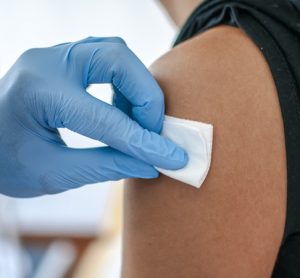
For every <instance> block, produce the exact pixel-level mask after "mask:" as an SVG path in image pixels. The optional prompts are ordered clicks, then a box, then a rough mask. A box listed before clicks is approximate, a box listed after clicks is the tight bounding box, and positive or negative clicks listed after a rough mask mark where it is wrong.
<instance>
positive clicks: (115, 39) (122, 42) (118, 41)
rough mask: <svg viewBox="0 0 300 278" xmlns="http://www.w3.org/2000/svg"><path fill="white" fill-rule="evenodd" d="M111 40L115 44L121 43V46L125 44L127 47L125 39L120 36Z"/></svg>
mask: <svg viewBox="0 0 300 278" xmlns="http://www.w3.org/2000/svg"><path fill="white" fill-rule="evenodd" d="M111 40H112V41H113V42H116V43H120V44H123V45H125V46H126V42H125V40H124V39H123V38H121V37H118V36H116V37H111Z"/></svg>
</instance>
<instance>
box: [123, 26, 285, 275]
mask: <svg viewBox="0 0 300 278" xmlns="http://www.w3.org/2000/svg"><path fill="white" fill-rule="evenodd" d="M151 71H152V72H153V74H154V76H155V77H156V79H157V80H158V82H159V84H160V86H161V87H162V88H163V91H164V93H165V98H166V113H167V114H168V115H171V116H176V117H180V118H187V119H192V120H196V121H202V122H207V123H211V124H213V125H214V143H213V154H212V164H211V169H210V171H209V174H208V176H207V179H206V180H205V182H204V184H203V185H202V187H201V188H200V189H195V188H192V187H190V186H187V185H185V184H183V183H181V182H178V181H175V180H172V179H170V178H168V177H166V176H163V175H161V177H160V178H159V179H153V180H138V179H132V180H130V181H128V182H127V183H126V186H125V207H124V236H123V255H124V256H123V277H124V278H128V277H130V278H137V277H138V278H146V277H164V278H165V277H172V278H177V277H178V278H179V277H180V278H181V277H251V278H253V277H268V276H270V274H271V271H272V267H273V264H274V261H275V258H276V255H277V251H278V248H279V244H280V241H281V238H282V234H283V228H284V221H285V202H286V161H285V146H284V134H283V123H282V117H281V112H280V106H279V102H278V98H277V92H276V88H275V85H274V82H273V79H272V76H271V73H270V70H269V68H268V65H267V63H266V62H265V60H264V58H263V56H262V54H261V53H260V51H259V50H258V49H257V48H256V46H255V45H254V44H253V43H252V42H251V40H250V39H249V38H248V37H247V36H246V35H244V34H243V32H242V31H241V30H239V29H236V28H233V27H228V26H221V27H217V28H213V29H212V30H209V31H207V32H205V33H204V34H202V35H200V36H197V37H195V38H193V39H191V40H189V41H187V42H185V43H182V44H181V45H179V46H178V47H176V48H175V49H173V50H171V51H170V52H169V53H167V54H166V55H164V56H163V57H161V58H160V59H159V60H158V61H157V62H155V63H154V64H153V66H152V67H151Z"/></svg>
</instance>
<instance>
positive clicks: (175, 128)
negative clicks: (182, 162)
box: [155, 116, 213, 188]
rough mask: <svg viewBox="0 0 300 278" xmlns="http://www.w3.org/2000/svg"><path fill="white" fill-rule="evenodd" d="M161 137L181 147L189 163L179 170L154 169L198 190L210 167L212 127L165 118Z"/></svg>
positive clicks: (169, 117)
mask: <svg viewBox="0 0 300 278" xmlns="http://www.w3.org/2000/svg"><path fill="white" fill-rule="evenodd" d="M161 135H162V136H165V137H167V138H169V139H171V140H172V141H174V142H175V143H176V144H177V145H178V146H180V147H182V148H183V149H184V150H185V151H186V152H187V154H188V157H189V161H188V163H187V165H186V166H185V167H184V168H182V169H179V170H166V169H161V168H158V167H155V168H156V169H157V170H158V171H159V172H160V173H163V174H164V175H166V176H169V177H171V178H173V179H175V180H179V181H182V182H184V183H186V184H189V185H192V186H195V187H197V188H199V187H200V186H201V184H202V183H203V182H204V180H205V178H206V176H207V173H208V170H209V167H210V161H211V152H212V140H213V126H212V125H211V124H206V123H201V122H196V121H191V120H185V119H179V118H175V117H171V116H165V120H164V123H163V128H162V132H161Z"/></svg>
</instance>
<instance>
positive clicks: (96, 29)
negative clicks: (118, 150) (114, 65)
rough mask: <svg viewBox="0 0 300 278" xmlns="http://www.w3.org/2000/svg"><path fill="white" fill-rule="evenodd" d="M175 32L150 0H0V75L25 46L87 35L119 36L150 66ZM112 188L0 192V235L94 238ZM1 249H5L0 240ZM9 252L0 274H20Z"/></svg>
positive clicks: (101, 90) (69, 137) (69, 136)
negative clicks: (25, 194) (19, 194)
mask: <svg viewBox="0 0 300 278" xmlns="http://www.w3.org/2000/svg"><path fill="white" fill-rule="evenodd" d="M175 32H176V30H175V29H174V26H173V25H172V24H171V23H170V22H169V21H168V19H167V17H166V16H165V15H164V13H163V11H162V10H161V9H160V7H159V5H158V4H157V2H156V1H154V0H85V1H83V0H81V1H79V0H77V1H74V0H73V1H71V0H27V1H21V0H10V1H5V0H0V38H1V39H0V41H1V43H0V77H1V76H3V75H4V74H5V72H6V71H7V70H8V69H9V68H10V66H11V65H12V64H13V63H14V61H15V60H16V59H17V58H18V56H19V55H20V54H21V53H22V52H23V51H24V50H26V49H28V48H31V47H43V46H49V45H54V44H58V43H61V42H66V41H75V40H79V39H82V38H84V37H87V36H99V37H102V36H120V37H122V38H123V39H125V40H126V42H127V44H128V46H129V47H130V48H131V49H132V50H133V51H134V52H135V53H136V55H137V56H138V57H139V58H140V59H141V60H142V61H143V62H144V63H145V64H146V65H147V66H149V65H150V64H151V63H152V62H153V61H154V60H155V59H156V58H158V57H159V56H160V55H162V54H163V53H164V52H166V51H167V50H168V49H169V48H170V46H171V43H172V41H173V39H174V36H175ZM91 92H92V93H93V95H94V96H97V97H99V98H101V99H103V100H106V101H108V100H109V99H110V97H111V91H110V88H109V86H95V87H94V88H92V89H91ZM61 132H62V134H63V137H64V139H65V141H66V142H67V143H68V144H69V145H70V146H72V147H90V146H98V145H99V142H95V141H93V140H89V139H87V138H85V137H82V136H79V135H76V134H74V133H72V132H70V131H67V130H62V131H61ZM45 159H47V158H45ZM113 187H114V185H113V184H111V183H102V184H95V185H89V186H87V187H83V188H81V189H77V190H73V191H70V192H66V193H63V194H60V195H55V196H44V197H39V198H33V199H23V200H21V199H12V198H7V197H4V196H1V195H0V204H1V206H0V220H1V222H0V223H2V225H0V235H1V234H9V235H14V236H13V237H17V236H18V235H19V234H25V235H31V234H32V235H51V236H53V235H65V236H77V237H78V236H91V237H92V236H95V235H97V234H98V233H99V231H101V228H102V227H101V225H102V223H103V221H102V219H103V218H104V217H105V214H106V211H107V207H108V204H109V203H110V202H111V199H110V196H111V192H112V188H113ZM5 229H6V230H7V231H6V232H5V231H4V230H5ZM1 248H2V251H3V250H10V249H9V247H7V248H6V249H5V248H4V244H2V243H1V241H0V251H1ZM8 254H9V252H8V251H7V252H6V258H5V259H3V258H2V257H1V256H0V277H7V278H9V277H19V276H18V275H20V274H18V270H16V269H14V264H13V263H12V262H13V261H14V260H16V258H13V255H12V256H11V257H12V258H10V256H8ZM12 254H13V252H12ZM45 277H46V276H45ZM47 277H54V276H47Z"/></svg>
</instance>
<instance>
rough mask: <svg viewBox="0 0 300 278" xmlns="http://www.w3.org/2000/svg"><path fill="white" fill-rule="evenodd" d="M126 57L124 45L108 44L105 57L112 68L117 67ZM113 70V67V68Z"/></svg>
mask: <svg viewBox="0 0 300 278" xmlns="http://www.w3.org/2000/svg"><path fill="white" fill-rule="evenodd" d="M127 56H128V48H127V46H126V45H124V44H119V43H110V44H108V45H107V46H106V49H105V57H106V59H107V62H108V63H109V64H111V65H112V66H118V65H120V63H123V62H124V59H125V58H126V57H127ZM113 68H114V67H113Z"/></svg>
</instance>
